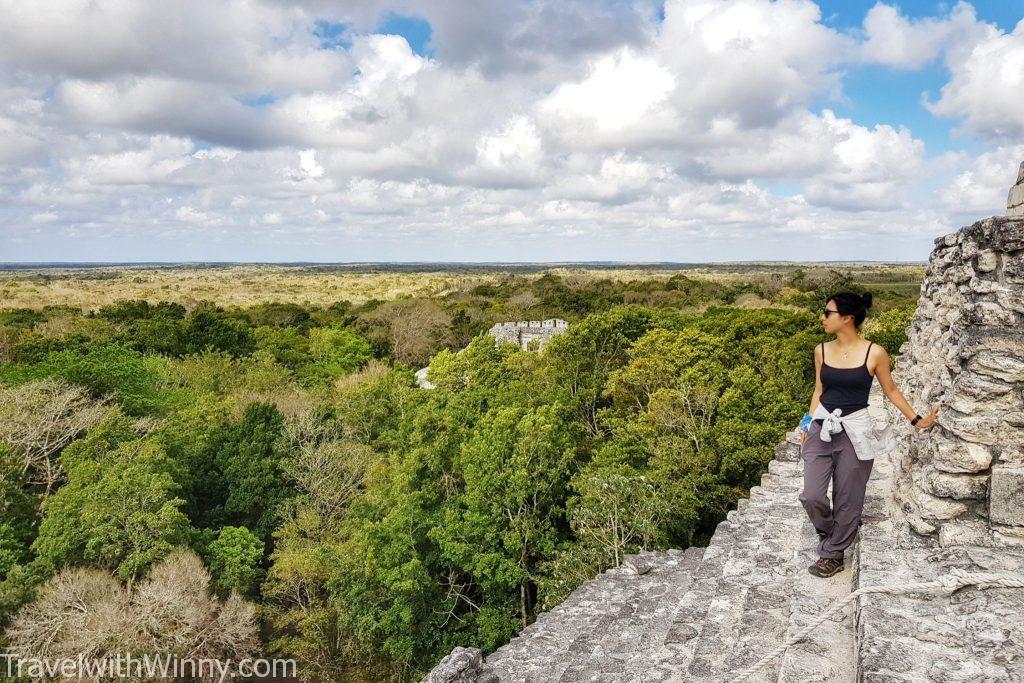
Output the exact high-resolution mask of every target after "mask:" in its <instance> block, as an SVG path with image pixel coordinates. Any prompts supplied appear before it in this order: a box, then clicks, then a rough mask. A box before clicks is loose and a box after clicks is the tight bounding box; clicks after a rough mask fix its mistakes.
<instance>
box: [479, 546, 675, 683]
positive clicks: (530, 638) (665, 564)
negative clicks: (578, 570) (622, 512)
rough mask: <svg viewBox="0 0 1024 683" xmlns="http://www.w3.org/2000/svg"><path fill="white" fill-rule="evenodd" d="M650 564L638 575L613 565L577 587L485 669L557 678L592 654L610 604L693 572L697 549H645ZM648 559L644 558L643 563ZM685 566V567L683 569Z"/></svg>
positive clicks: (611, 616) (609, 621)
mask: <svg viewBox="0 0 1024 683" xmlns="http://www.w3.org/2000/svg"><path fill="white" fill-rule="evenodd" d="M640 557H641V558H642V559H643V560H646V562H647V563H649V564H650V569H649V570H648V571H647V572H646V573H644V574H640V575H637V574H636V573H634V572H633V571H631V570H629V569H627V567H626V566H620V567H615V568H612V569H609V570H608V571H606V572H604V573H602V574H600V575H599V576H597V577H596V578H594V579H593V580H591V581H588V582H587V583H585V584H583V585H581V586H580V587H579V588H577V589H576V590H575V591H574V592H573V593H572V594H571V595H570V596H569V597H568V598H566V600H564V601H563V602H562V603H561V604H559V605H558V606H556V607H555V608H553V609H551V610H549V611H548V612H544V613H541V614H540V615H538V617H537V620H536V621H535V622H534V623H533V624H530V625H529V626H528V627H527V628H525V629H523V631H522V632H520V633H519V634H518V635H517V636H516V637H515V638H513V639H512V640H511V641H510V642H509V643H508V644H506V645H504V646H502V647H500V648H498V649H497V650H495V651H494V652H493V653H491V654H490V655H489V656H488V657H487V660H486V664H485V669H486V670H488V671H492V672H493V673H495V674H497V675H498V677H499V678H500V680H501V681H522V682H527V681H553V680H557V679H558V676H559V675H560V673H561V671H562V670H564V669H565V668H566V667H568V666H569V665H570V664H571V663H572V661H573V660H574V659H577V658H579V657H581V656H585V655H588V654H589V652H590V648H591V647H592V642H591V641H592V640H593V639H595V638H596V637H598V636H599V635H600V634H603V633H605V632H607V630H608V629H609V628H610V627H611V626H613V624H614V623H615V613H614V612H612V611H610V610H609V606H613V605H623V604H629V603H631V602H634V601H636V600H638V599H641V598H640V597H638V596H642V595H643V594H644V593H645V592H647V591H649V590H651V587H652V586H655V585H657V584H659V583H663V582H665V581H666V580H667V577H675V576H678V574H679V573H680V571H682V572H686V571H689V567H690V566H692V564H693V563H694V562H693V559H692V558H693V554H692V553H691V554H690V555H689V556H687V555H686V553H685V552H682V551H678V550H673V551H669V552H650V553H641V554H640ZM641 564H644V562H641ZM680 568H682V569H680Z"/></svg>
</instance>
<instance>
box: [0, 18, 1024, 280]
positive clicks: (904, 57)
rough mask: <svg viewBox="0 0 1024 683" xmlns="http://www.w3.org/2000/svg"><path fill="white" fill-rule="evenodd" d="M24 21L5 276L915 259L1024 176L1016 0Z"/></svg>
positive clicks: (2, 216)
mask: <svg viewBox="0 0 1024 683" xmlns="http://www.w3.org/2000/svg"><path fill="white" fill-rule="evenodd" d="M29 9H30V8H29V6H25V5H17V4H16V5H14V6H13V7H12V8H11V9H10V11H8V12H7V15H8V16H7V21H5V23H4V24H3V25H2V26H0V91H2V96H0V196H2V198H3V202H2V203H0V261H81V260H97V261H112V260H113V261H159V260H170V261H177V260H197V261H201V260H239V261H295V260H313V261H366V260H373V261H414V260H444V261H508V260H528V261H545V260H551V261H574V260H579V261H584V260H631V261H663V260H675V261H688V262H693V261H715V260H757V259H769V260H778V259H791V258H812V259H813V258H818V259H821V260H828V259H840V260H852V259H865V260H882V259H888V260H898V261H923V260H925V259H927V257H928V253H929V251H930V249H931V247H932V241H933V239H934V237H935V236H937V235H940V234H943V233H945V232H949V231H952V230H954V229H956V228H957V227H959V226H961V225H963V224H965V223H968V222H971V221H973V220H977V219H979V218H983V217H985V216H988V215H992V214H995V213H1000V212H1001V211H1002V210H1003V209H1004V205H1005V195H1006V190H1007V188H1008V187H1009V184H1011V183H1012V181H1013V179H1014V178H1015V177H1016V168H1017V165H1018V164H1019V163H1020V162H1021V160H1024V109H1022V108H1021V107H1020V102H1021V101H1024V69H1015V68H1012V65H1013V64H1022V63H1024V25H1021V24H1020V20H1021V18H1022V17H1024V0H1013V1H1009V2H995V1H990V2H980V1H979V2H970V3H967V2H960V3H936V2H902V3H888V4H887V3H879V2H863V1H861V0H856V1H848V2H840V1H831V2H824V1H822V2H819V3H814V2H812V1H811V0H784V1H783V0H780V1H778V2H773V1H772V0H667V2H656V1H653V0H529V1H528V2H515V1H512V0H475V1H474V2H450V1H445V0H420V1H413V0H401V1H386V0H364V1H363V2H360V3H323V2H321V1H319V0H299V1H298V2H294V3H287V4H284V3H278V2H275V1H274V0H251V1H243V0H226V1H225V2H224V3H217V4H210V3H204V2H201V1H200V0H183V2H182V3H181V5H180V6H178V7H175V8H165V7H162V6H160V5H158V4H152V5H148V4H147V5H143V6H140V10H139V11H138V12H137V13H134V14H126V13H124V12H122V11H120V10H119V9H118V6H117V4H116V3H114V2H113V1H112V0H97V2H95V3H92V4H91V5H88V6H87V5H83V4H81V3H74V2H71V1H70V0H68V1H67V2H63V1H56V2H53V3H48V4H46V5H42V6H34V9H33V10H32V11H29ZM96 36H103V37H104V42H103V45H102V49H98V47H99V46H97V45H96V44H95V40H96ZM1007 65H1011V67H1010V68H1008V66H1007Z"/></svg>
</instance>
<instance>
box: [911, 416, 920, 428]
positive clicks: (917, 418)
mask: <svg viewBox="0 0 1024 683" xmlns="http://www.w3.org/2000/svg"><path fill="white" fill-rule="evenodd" d="M920 419H921V416H920V415H914V419H913V420H911V421H910V424H912V425H914V426H915V427H916V426H917V421H918V420H920Z"/></svg>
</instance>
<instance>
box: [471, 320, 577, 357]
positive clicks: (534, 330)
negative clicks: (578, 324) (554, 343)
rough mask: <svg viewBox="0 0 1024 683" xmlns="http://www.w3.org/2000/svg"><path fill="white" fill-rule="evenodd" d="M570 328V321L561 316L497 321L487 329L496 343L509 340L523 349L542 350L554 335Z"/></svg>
mask: <svg viewBox="0 0 1024 683" xmlns="http://www.w3.org/2000/svg"><path fill="white" fill-rule="evenodd" d="M568 329H569V323H567V322H565V321H564V320H562V319H561V318H548V319H547V320H523V321H520V322H514V323H495V324H494V326H493V327H491V329H489V330H488V331H487V333H488V334H490V335H491V336H492V337H494V338H495V340H496V341H495V343H498V342H503V341H508V342H512V343H513V344H516V345H517V346H519V348H521V349H522V350H523V351H540V350H541V349H543V348H544V345H545V344H547V343H548V340H550V339H551V338H552V337H554V336H556V335H559V334H562V333H563V332H565V331H566V330H568Z"/></svg>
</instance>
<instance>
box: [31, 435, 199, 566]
mask: <svg viewBox="0 0 1024 683" xmlns="http://www.w3.org/2000/svg"><path fill="white" fill-rule="evenodd" d="M62 459H63V460H64V466H65V468H66V469H67V483H65V484H64V486H62V487H61V488H60V489H58V490H57V492H56V493H55V494H53V495H52V496H51V497H50V498H48V499H47V500H46V502H45V504H44V505H43V519H42V523H41V524H40V526H39V536H38V537H37V538H36V540H35V543H33V546H32V549H33V551H34V552H35V553H36V555H37V558H38V560H39V561H40V562H42V563H43V564H44V566H46V567H49V568H51V569H56V568H59V567H60V566H62V565H64V564H69V563H83V562H87V563H94V564H98V565H100V566H103V567H106V568H108V569H110V570H112V571H114V572H116V573H117V574H118V575H119V576H121V577H123V578H126V579H132V580H134V579H136V578H138V576H139V575H140V574H142V573H143V572H144V571H145V570H146V569H147V568H148V567H149V565H151V564H152V563H153V562H155V561H156V560H159V559H160V558H162V557H164V556H165V555H167V554H168V553H169V552H170V551H171V549H172V548H173V547H174V546H175V545H180V544H184V543H186V542H187V541H188V538H189V535H190V527H189V524H188V518H187V517H186V516H185V514H184V513H183V512H182V511H181V509H180V508H181V507H182V505H183V504H184V501H183V500H182V499H181V498H178V497H176V495H175V494H176V493H177V490H178V485H177V484H176V483H175V482H174V480H173V478H172V475H171V472H172V471H173V464H172V463H171V462H170V460H169V459H168V458H167V455H166V454H165V453H164V451H163V449H161V448H160V447H159V445H157V444H156V443H153V442H150V441H145V440H141V439H138V438H137V437H136V436H135V434H134V429H133V425H132V422H131V421H130V420H128V419H127V418H124V417H116V418H113V419H111V420H109V421H108V422H107V423H106V424H104V425H102V426H101V427H99V428H96V429H93V430H90V432H89V434H88V435H87V436H86V438H85V439H82V440H80V441H76V442H74V443H72V444H71V445H70V446H68V447H67V448H66V449H65V450H64V453H63V456H62Z"/></svg>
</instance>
